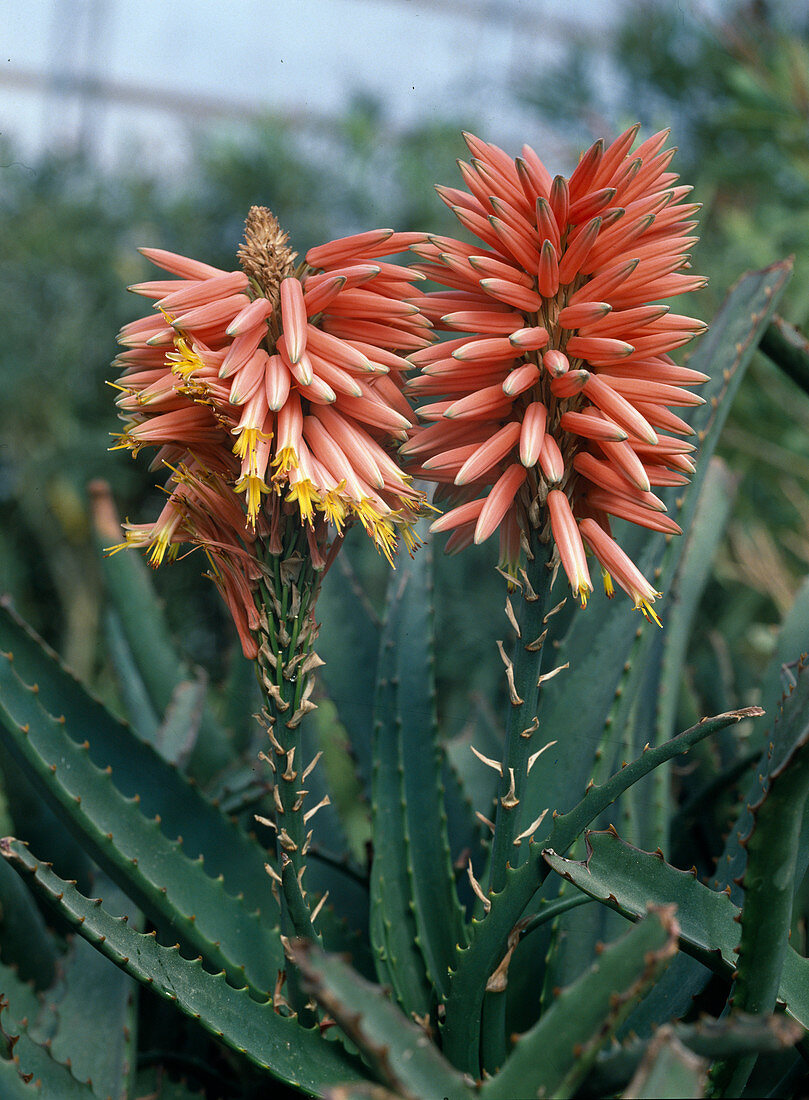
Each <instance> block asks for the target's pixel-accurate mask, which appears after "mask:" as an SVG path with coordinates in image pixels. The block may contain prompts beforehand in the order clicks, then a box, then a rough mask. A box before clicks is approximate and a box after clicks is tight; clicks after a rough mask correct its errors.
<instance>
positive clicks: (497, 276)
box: [402, 126, 706, 617]
mask: <svg viewBox="0 0 809 1100" xmlns="http://www.w3.org/2000/svg"><path fill="white" fill-rule="evenodd" d="M637 132H638V127H637V126H633V127H632V128H631V129H629V130H627V131H626V132H625V133H624V134H622V135H621V136H620V137H619V138H617V139H616V140H615V141H614V142H613V143H612V144H611V145H609V146H608V147H607V148H605V147H604V143H603V142H601V141H599V142H596V144H595V145H593V146H592V148H591V149H589V150H588V151H587V152H586V153H583V154H582V156H581V159H580V161H579V164H578V166H577V167H576V169H575V171H574V172H573V174H572V175H571V177H570V179H565V178H564V177H562V176H556V177H555V178H552V177H551V175H550V173H549V172H548V170H547V169H546V168H545V166H544V164H543V163H542V162H541V161H540V159H539V157H537V155H536V153H535V152H534V151H533V150H532V149H531V148H530V147H529V146H524V147H523V150H522V156H520V157H517V158H516V160H512V159H511V158H510V157H509V156H508V155H507V154H506V153H504V152H503V151H502V150H501V149H498V148H497V146H495V145H490V144H487V143H486V142H483V141H480V140H479V139H478V138H476V137H473V136H472V135H465V136H466V141H467V145H468V146H469V149H470V151H471V153H472V158H473V159H472V162H471V165H467V164H461V165H460V167H461V173H462V175H463V177H464V182H465V183H466V185H467V187H468V188H469V191H470V192H471V194H468V193H467V192H465V191H460V190H454V189H452V188H443V187H439V188H437V190H438V193H439V195H440V196H441V198H442V199H443V200H444V201H445V202H446V203H447V204H448V205H449V206H450V207H451V208H452V210H453V211H454V212H455V214H456V215H457V217H458V219H459V221H460V222H461V224H462V225H463V226H464V227H465V228H466V229H468V230H470V231H471V232H472V233H474V234H475V235H476V236H477V237H478V238H480V240H481V241H482V242H483V243H482V245H480V246H477V245H469V244H465V243H463V242H461V241H457V240H454V239H451V238H447V237H429V238H428V239H427V240H426V241H425V242H423V243H417V244H415V245H413V246H412V251H413V252H415V253H416V254H417V255H418V256H419V258H420V259H421V260H422V261H423V262H422V263H419V264H415V265H414V267H415V270H417V271H418V272H419V273H421V274H423V275H426V276H428V277H429V278H430V279H432V280H434V281H435V282H436V283H438V284H442V285H443V286H444V287H446V288H447V289H441V290H439V291H437V292H434V293H419V294H417V295H416V296H414V298H413V301H414V303H415V304H416V305H418V306H419V308H420V309H421V312H422V314H423V315H424V316H426V317H427V318H429V319H430V320H431V321H432V322H433V323H434V324H435V326H436V328H439V329H444V330H446V331H450V332H452V331H454V332H455V333H458V332H460V333H462V335H461V336H460V337H454V338H450V339H449V340H447V341H446V342H445V343H442V344H437V345H434V346H432V347H429V348H427V349H423V350H416V351H414V352H412V353H411V354H410V355H409V356H408V358H409V360H410V362H411V363H412V364H413V365H414V366H416V367H418V368H420V373H419V374H418V376H417V377H415V378H412V379H411V380H410V381H409V382H408V384H407V390H408V392H409V393H410V394H411V395H413V396H418V397H421V396H424V397H427V396H428V395H429V398H430V400H429V401H428V403H427V404H425V405H422V406H421V408H419V409H417V412H418V413H419V415H420V417H421V419H422V420H423V421H425V422H426V423H424V424H423V425H422V426H420V427H419V428H417V429H416V430H415V431H414V432H411V433H410V438H409V439H408V442H407V443H406V444H405V445H404V447H403V448H402V453H403V454H404V455H406V456H408V457H409V458H410V459H411V460H412V461H413V462H414V463H418V465H417V466H414V468H413V472H414V473H417V474H418V476H419V477H422V478H424V479H426V480H432V481H435V482H438V483H439V485H440V487H439V489H438V491H437V493H436V499H437V500H438V499H443V500H446V501H447V502H448V503H450V504H451V505H452V506H453V507H452V510H451V511H449V512H448V513H447V514H445V515H444V516H442V517H441V518H440V519H439V520H437V521H436V522H435V523H434V524H433V530H434V531H449V530H452V531H453V535H452V538H451V539H450V542H449V543H448V546H447V549H448V550H450V549H459V548H460V547H462V546H465V545H468V544H469V543H470V542H471V541H473V540H474V541H475V542H480V541H482V539H483V538H486V537H488V536H489V535H491V534H492V533H493V532H494V531H495V530H496V529H498V528H499V531H500V556H501V562H502V564H503V565H504V566H505V567H506V568H508V569H510V570H511V571H512V572H513V571H514V570H515V569H516V567H517V564H518V561H517V559H518V558H519V553H520V550H519V545H520V539H519V532H522V533H523V535H527V534H528V532H529V530H530V529H531V528H540V529H541V530H540V536H541V537H542V538H546V537H549V538H551V539H552V540H553V543H554V545H555V551H556V555H557V559H558V560H559V561H560V562H561V564H562V567H563V568H564V570H565V573H566V574H567V577H568V579H569V581H570V584H571V587H572V588H573V591H574V592H575V593H577V594H578V595H579V596H580V598H581V600H582V603H584V602H586V598H587V593H588V592H589V591H590V588H591V585H590V577H589V574H588V571H587V564H586V560H585V546H584V543H583V541H582V534H581V531H582V530H584V524H585V523H586V525H587V527H586V530H587V535H586V543H587V547H588V548H589V550H590V552H591V553H593V554H594V555H595V557H596V558H597V559H598V561H599V563H600V564H601V566H602V569H603V570H604V572H605V585H606V586H607V588H608V590H609V591H611V589H612V583H611V580H610V579H609V575H608V574H609V571H610V570H612V571H613V572H614V573H615V578H616V580H617V582H618V584H620V585H621V586H622V587H623V588H625V589H626V590H627V591H628V592H629V593H630V595H631V596H632V597H633V599H634V600H635V605H636V607H639V608H640V609H641V610H642V611H643V613H644V614H645V615H647V617H654V612H653V611H652V609H651V604H652V602H653V600H654V599H655V596H656V595H658V594H657V593H656V592H655V591H654V589H653V588H652V586H651V585H650V584H648V582H646V581H645V580H644V578H643V577H642V576H641V574H640V573H639V572H638V571H637V569H636V568H635V567H634V566H633V565H632V563H631V562H629V559H628V558H626V555H625V554H623V552H622V551H620V550H619V549H618V548H617V547H616V545H615V543H614V541H613V540H612V538H611V535H610V519H609V517H610V516H620V517H622V518H625V519H629V520H631V521H632V522H633V523H636V524H639V525H641V526H645V527H648V528H651V529H652V530H658V531H665V532H668V533H675V532H677V531H679V528H678V527H677V525H676V524H675V523H674V522H673V521H672V520H671V519H669V518H668V517H667V516H665V515H661V511H665V506H664V505H663V503H662V501H660V499H659V498H658V497H656V496H655V495H654V494H653V493H652V492H651V491H650V487H651V485H672V484H681V483H682V482H683V481H684V480H685V474H687V473H688V472H689V470H693V464H692V462H691V460H690V459H689V458H688V455H687V453H686V450H688V449H690V445H688V446H684V445H683V443H682V441H680V440H677V439H676V438H674V436H677V435H684V434H689V433H690V431H691V429H690V428H689V427H688V424H687V423H686V422H685V421H683V420H682V419H681V418H680V417H678V416H675V415H674V413H672V412H671V411H670V406H675V407H677V406H688V405H695V404H701V403H702V399H701V398H700V397H698V396H697V395H695V394H693V393H692V392H690V389H689V387H692V386H695V385H699V384H700V383H701V382H704V381H706V377H705V375H702V374H699V373H698V372H696V371H691V370H687V369H685V368H683V367H679V366H677V365H676V364H675V363H674V362H673V361H672V359H671V358H670V355H669V353H670V352H671V351H673V350H674V349H675V348H678V347H680V346H681V345H683V344H685V343H687V342H688V341H689V340H691V339H692V338H693V337H694V336H695V335H697V334H698V333H700V332H702V331H703V330H704V328H705V326H704V325H703V324H702V322H701V321H697V320H694V319H692V318H690V317H684V316H680V315H678V314H673V313H670V312H669V307H668V306H666V305H663V304H659V300H660V299H663V298H670V297H672V296H673V295H675V294H678V293H684V292H688V291H692V290H696V289H698V288H699V287H701V286H703V285H704V283H705V280H704V279H703V278H701V277H699V276H695V275H692V274H690V273H687V272H686V269H687V268H688V267H689V266H690V265H689V263H688V252H689V249H690V248H691V246H692V245H693V243H694V242H695V241H696V239H697V238H696V237H694V236H691V235H690V234H691V231H692V230H693V228H694V227H695V225H696V222H695V221H694V220H693V215H694V214H695V213H696V211H697V210H698V209H699V207H698V205H696V204H693V203H687V202H685V201H684V200H685V199H686V197H687V196H688V194H689V192H690V188H688V187H679V186H675V182H676V180H677V176H676V175H674V174H673V173H672V172H669V170H668V168H669V164H670V162H671V158H672V156H673V150H667V151H664V145H665V143H666V138H667V136H668V131H663V132H661V133H659V134H654V135H653V136H652V137H650V138H648V139H647V140H646V141H644V142H643V143H642V144H641V145H640V146H639V147H638V148H637V149H635V150H634V152H632V146H633V144H634V142H635V138H636V136H637ZM663 431H665V432H671V433H674V435H673V436H672V435H664V434H662V432H663ZM518 470H521V471H522V473H521V474H520V476H517V471H518ZM596 529H597V530H598V531H599V532H600V533H601V534H600V535H599V534H595V533H594V532H595V531H596Z"/></svg>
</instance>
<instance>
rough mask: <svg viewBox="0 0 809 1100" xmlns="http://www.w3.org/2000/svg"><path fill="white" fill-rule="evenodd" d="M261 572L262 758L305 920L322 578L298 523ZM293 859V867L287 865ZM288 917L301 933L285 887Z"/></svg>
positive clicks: (282, 863)
mask: <svg viewBox="0 0 809 1100" xmlns="http://www.w3.org/2000/svg"><path fill="white" fill-rule="evenodd" d="M263 564H264V566H265V576H264V579H263V580H262V582H261V585H260V588H259V594H258V606H259V614H260V618H261V626H260V629H259V655H258V659H257V671H258V678H259V683H260V684H261V688H262V692H263V694H264V700H265V715H264V717H265V721H266V723H267V732H268V737H269V740H270V747H269V749H268V751H267V754H266V758H267V761H268V762H269V764H270V766H271V767H272V769H273V772H274V778H275V786H274V791H273V800H274V804H275V825H276V855H277V868H278V871H280V870H281V869H282V868H285V867H289V870H288V871H287V875H289V874H290V873H293V874H294V876H295V878H296V879H297V881H298V883H299V885H300V901H301V902H302V903H303V906H304V909H305V911H306V915H307V920H306V921H305V922H303V924H308V927H309V930H310V934H311V923H310V922H309V920H308V906H307V905H306V901H305V899H306V892H305V889H304V887H303V884H302V881H301V876H302V874H303V870H304V868H305V865H306V852H307V850H308V840H307V832H308V829H307V821H306V816H305V815H306V810H305V809H304V795H305V788H304V781H303V773H304V771H305V769H306V766H307V764H308V763H309V762H308V761H305V760H302V759H301V723H302V721H303V719H304V717H305V715H306V714H307V713H308V712H309V711H310V710H313V709H314V706H315V704H314V703H312V702H310V701H309V693H310V692H311V688H312V683H311V673H312V670H313V669H314V667H315V665H316V664H317V663H318V662H317V661H316V658H315V657H314V653H313V650H312V644H313V641H314V637H315V634H316V627H315V623H314V619H313V616H312V611H313V607H314V602H315V599H316V596H317V590H318V587H319V577H318V575H317V573H316V572H315V570H314V568H313V566H312V560H311V557H310V555H309V552H308V547H307V544H306V536H305V531H304V529H303V527H292V526H291V525H290V529H289V530H288V532H287V533H286V535H285V538H284V546H283V549H282V552H281V553H280V554H275V555H267V557H266V559H265V561H264V562H263ZM290 865H291V866H290ZM282 893H283V896H284V900H285V904H284V906H283V908H284V911H285V914H286V916H287V918H288V919H287V921H285V925H286V927H285V932H287V933H288V934H290V935H298V936H299V935H302V934H303V932H302V927H303V926H302V917H303V910H301V908H300V905H296V906H292V907H290V906H289V905H288V904H286V902H287V895H288V890H283V891H282ZM292 909H294V910H295V913H294V914H293V913H292V911H291V910H292Z"/></svg>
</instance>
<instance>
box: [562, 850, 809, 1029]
mask: <svg viewBox="0 0 809 1100" xmlns="http://www.w3.org/2000/svg"><path fill="white" fill-rule="evenodd" d="M586 842H587V852H588V857H587V860H586V861H585V862H583V863H582V862H577V861H575V860H568V859H565V858H564V857H563V856H560V855H558V854H557V853H556V852H555V851H553V849H546V850H545V851H544V852H543V856H544V858H545V861H546V862H547V864H548V866H549V867H551V868H552V869H553V870H554V871H556V872H557V874H560V875H562V876H563V877H564V878H566V879H567V880H568V881H569V882H571V883H573V885H575V886H577V887H578V888H579V889H580V890H582V891H583V892H584V893H585V894H588V895H589V896H590V897H592V898H595V899H596V900H597V901H600V902H602V903H603V904H604V905H608V906H609V907H610V908H611V909H614V910H615V911H616V912H618V913H620V914H621V915H622V916H624V917H627V918H628V919H629V920H639V919H641V918H642V917H643V915H644V914H645V912H646V908H647V905H650V904H651V905H671V904H674V905H676V906H677V921H678V924H679V925H680V946H681V947H682V949H683V950H684V951H686V952H688V953H689V954H690V955H693V956H694V958H696V959H698V960H699V961H700V962H701V963H703V964H704V965H705V966H707V967H708V968H709V969H710V970H713V971H715V972H716V973H719V974H722V975H723V976H725V977H729V976H730V975H731V974H732V973H733V972H734V970H735V968H736V955H735V948H736V945H737V943H738V939H739V933H738V924H739V921H738V918H739V909H738V908H737V907H736V906H735V905H734V904H733V902H732V901H731V900H730V898H729V897H728V896H727V894H725V893H717V892H715V891H714V890H711V889H709V888H708V887H707V886H704V885H703V884H702V883H701V882H700V881H699V880H698V879H697V877H696V873H695V872H693V871H679V870H677V869H676V868H675V867H672V866H671V865H670V864H668V863H666V862H665V860H664V859H663V856H662V853H660V852H642V851H640V849H638V848H634V847H632V846H631V845H629V844H626V843H625V842H624V841H622V840H621V838H620V837H619V836H618V834H617V833H616V832H615V830H612V829H610V830H607V831H605V832H591V833H588V834H587V837H586ZM778 999H779V1000H780V1001H782V1002H783V1003H784V1004H785V1005H786V1008H787V1011H788V1012H789V1014H790V1015H791V1016H793V1017H794V1018H795V1019H796V1020H797V1021H798V1022H799V1023H801V1024H803V1025H804V1027H805V1026H807V1023H809V960H806V959H804V958H802V957H801V956H800V955H798V954H797V952H796V951H795V950H794V949H793V948H791V947H790V948H788V950H787V954H786V958H785V960H784V967H783V971H782V974H781V982H780V985H779V990H778Z"/></svg>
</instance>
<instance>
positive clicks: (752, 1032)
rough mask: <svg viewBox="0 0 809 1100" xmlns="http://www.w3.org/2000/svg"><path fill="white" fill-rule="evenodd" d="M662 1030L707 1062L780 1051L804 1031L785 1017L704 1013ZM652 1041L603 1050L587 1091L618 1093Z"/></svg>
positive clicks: (624, 1044)
mask: <svg viewBox="0 0 809 1100" xmlns="http://www.w3.org/2000/svg"><path fill="white" fill-rule="evenodd" d="M677 957H678V958H682V957H683V956H681V955H678V956H677ZM674 961H675V962H676V959H675V960H674ZM671 965H672V966H673V965H674V963H672V964H671ZM669 969H670V968H669ZM668 972H669V971H668V970H667V971H666V973H668ZM629 1019H630V1020H631V1016H630V1017H629ZM625 1026H626V1025H625ZM661 1033H668V1034H672V1035H673V1036H674V1038H676V1040H677V1041H678V1042H679V1043H680V1044H682V1046H683V1047H685V1048H686V1049H687V1050H690V1051H691V1052H692V1053H694V1054H696V1055H698V1057H700V1058H705V1059H708V1060H709V1061H710V1060H713V1059H715V1058H727V1057H731V1056H732V1055H735V1054H749V1053H750V1052H751V1051H757V1052H759V1053H762V1054H765V1053H769V1054H782V1053H783V1052H784V1051H786V1050H789V1049H790V1048H791V1047H792V1046H794V1044H795V1043H797V1042H798V1040H799V1039H800V1038H801V1037H802V1036H803V1034H804V1031H803V1028H802V1027H801V1025H800V1024H798V1023H796V1022H795V1020H791V1019H790V1018H789V1017H788V1016H781V1015H779V1016H745V1015H743V1014H740V1013H735V1014H734V1015H733V1016H732V1017H730V1016H725V1017H723V1018H722V1019H719V1020H715V1019H713V1018H712V1017H710V1016H706V1017H703V1018H702V1019H700V1020H698V1021H697V1022H696V1023H693V1024H682V1023H675V1024H664V1025H663V1026H662V1027H660V1028H658V1030H657V1031H656V1032H655V1035H660V1034H661ZM653 1042H654V1039H653V1040H652V1043H653ZM652 1043H650V1042H648V1041H647V1040H643V1039H638V1038H636V1037H634V1036H633V1037H632V1038H630V1039H628V1040H626V1041H625V1042H623V1043H621V1044H618V1043H614V1044H613V1046H612V1048H611V1049H609V1050H602V1051H601V1052H600V1053H599V1055H598V1057H597V1059H596V1061H595V1064H594V1066H593V1072H592V1073H591V1075H590V1076H589V1077H588V1078H587V1086H586V1087H587V1092H588V1094H589V1095H591V1096H610V1095H612V1094H614V1093H618V1092H619V1091H620V1090H621V1089H622V1088H623V1087H624V1086H625V1084H626V1082H627V1081H628V1080H629V1079H630V1078H631V1077H632V1076H633V1075H634V1074H635V1073H636V1072H637V1070H638V1067H639V1066H640V1063H641V1061H642V1060H643V1059H644V1056H645V1055H646V1054H647V1052H648V1051H649V1050H650V1049H651V1046H652Z"/></svg>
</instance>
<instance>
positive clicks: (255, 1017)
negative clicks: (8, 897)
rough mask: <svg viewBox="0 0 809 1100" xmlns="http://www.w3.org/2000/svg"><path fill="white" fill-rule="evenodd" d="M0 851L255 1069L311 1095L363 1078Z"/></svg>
mask: <svg viewBox="0 0 809 1100" xmlns="http://www.w3.org/2000/svg"><path fill="white" fill-rule="evenodd" d="M0 853H2V854H3V855H4V856H5V857H6V859H8V860H10V861H11V862H12V864H13V865H14V866H16V867H17V868H19V869H21V870H23V871H26V872H28V873H30V874H31V875H32V876H33V885H34V886H35V888H36V889H37V890H38V891H39V892H40V893H41V894H42V895H43V896H44V897H45V898H46V899H47V900H48V901H49V902H51V904H53V905H54V906H56V908H57V909H58V910H59V912H60V913H62V914H63V916H64V917H65V918H66V919H67V920H68V921H69V922H70V923H71V924H72V925H73V927H74V928H75V929H76V930H77V931H78V932H80V933H81V935H82V936H84V938H85V939H87V940H89V942H90V943H92V945H93V946H94V947H95V948H96V949H97V950H99V951H101V952H102V954H104V955H106V956H107V958H109V959H112V961H113V962H114V963H115V964H116V966H119V967H121V969H122V970H125V971H126V972H127V973H128V974H131V975H132V976H133V977H134V978H137V980H138V981H140V982H143V983H144V984H147V985H148V986H149V988H150V989H152V990H153V991H154V992H155V993H157V994H158V996H160V997H163V998H165V999H166V1000H168V1001H171V1002H173V1003H174V1004H175V1005H176V1006H177V1008H179V1009H180V1010H181V1011H182V1012H184V1013H185V1014H186V1015H187V1016H190V1017H191V1018H192V1019H195V1020H198V1021H199V1022H200V1023H201V1024H202V1026H203V1027H204V1028H205V1029H206V1030H207V1031H209V1032H211V1033H212V1034H213V1035H215V1036H216V1037H217V1038H218V1039H221V1040H222V1041H223V1042H224V1043H227V1045H228V1046H230V1047H232V1048H233V1049H234V1050H236V1051H238V1052H239V1053H241V1054H244V1055H245V1056H246V1057H247V1058H248V1059H249V1060H250V1061H251V1062H253V1063H255V1064H256V1065H257V1066H259V1067H261V1068H262V1069H267V1070H270V1071H271V1072H272V1073H273V1075H274V1076H276V1077H279V1078H281V1079H282V1080H284V1081H286V1082H287V1083H289V1084H292V1085H296V1086H297V1087H298V1088H302V1089H305V1090H307V1091H309V1092H311V1093H315V1094H317V1093H320V1092H322V1090H323V1088H324V1087H325V1086H326V1085H328V1084H333V1083H335V1082H338V1081H351V1080H363V1074H362V1072H361V1071H360V1069H359V1067H358V1065H357V1063H356V1062H355V1061H354V1060H353V1059H351V1058H349V1056H348V1055H346V1054H345V1053H344V1052H343V1050H342V1048H341V1047H340V1046H338V1045H337V1044H336V1043H334V1042H330V1041H329V1040H327V1039H323V1038H322V1037H321V1035H320V1033H319V1031H317V1030H307V1029H305V1028H302V1027H301V1026H300V1025H299V1024H298V1023H297V1022H296V1021H295V1020H294V1019H293V1018H289V1017H284V1016H280V1015H278V1013H276V1011H275V1009H274V1008H273V1006H272V1003H271V1002H270V1001H264V1002H258V1001H255V1000H253V999H252V998H251V997H250V995H249V994H248V993H247V991H246V990H245V989H233V988H232V987H231V986H229V985H228V984H227V982H226V981H225V976H224V974H222V973H219V974H209V973H208V972H207V971H206V970H205V969H204V968H203V966H202V963H201V960H200V959H196V960H193V961H189V960H188V959H185V958H183V956H182V955H181V954H180V952H179V950H178V949H177V948H176V947H163V946H162V945H161V944H159V943H158V942H157V939H156V937H155V935H154V933H152V934H150V935H144V934H142V933H140V932H135V931H134V930H133V929H131V928H129V926H128V925H127V923H126V920H125V919H122V918H119V917H112V916H110V915H109V914H108V913H106V912H105V911H104V909H103V908H102V906H101V905H99V904H98V903H97V902H95V901H90V900H88V899H87V898H85V897H83V896H82V895H81V894H80V893H79V892H78V891H77V890H76V888H75V887H74V886H72V885H71V883H69V882H65V881H64V879H60V878H59V877H58V876H57V875H54V873H53V871H51V870H50V869H49V868H48V866H47V865H46V864H43V863H40V862H39V861H38V860H37V859H36V858H35V857H34V856H32V855H31V853H30V852H29V851H28V850H27V848H26V847H25V845H23V844H21V843H20V842H19V841H17V840H13V839H10V838H6V839H5V840H4V841H2V842H1V843H0Z"/></svg>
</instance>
